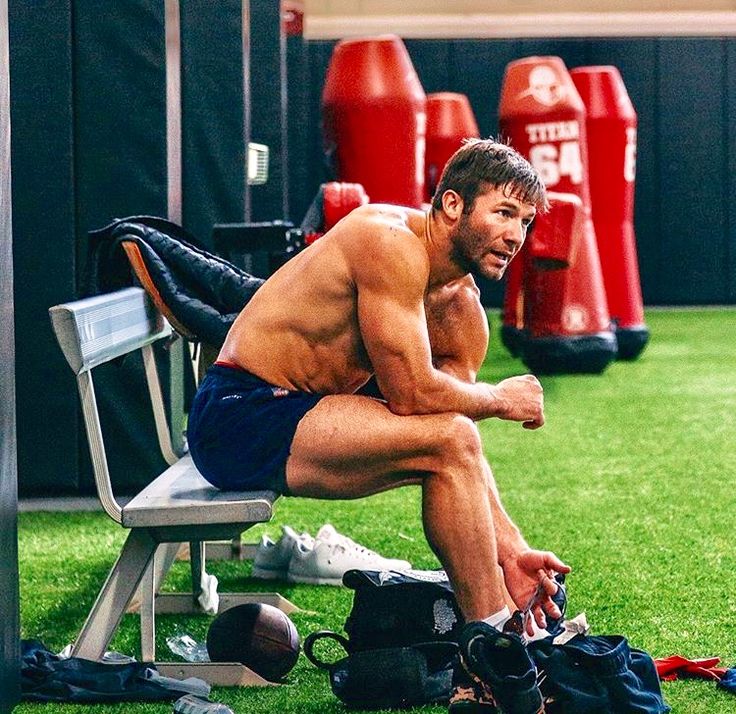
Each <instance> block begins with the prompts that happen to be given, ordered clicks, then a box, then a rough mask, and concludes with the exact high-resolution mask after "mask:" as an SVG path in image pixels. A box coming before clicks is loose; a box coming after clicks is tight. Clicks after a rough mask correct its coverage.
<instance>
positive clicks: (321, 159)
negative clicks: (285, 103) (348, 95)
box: [307, 41, 336, 197]
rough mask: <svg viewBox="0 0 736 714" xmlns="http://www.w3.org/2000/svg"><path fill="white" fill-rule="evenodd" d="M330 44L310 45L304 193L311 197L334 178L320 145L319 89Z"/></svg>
mask: <svg viewBox="0 0 736 714" xmlns="http://www.w3.org/2000/svg"><path fill="white" fill-rule="evenodd" d="M335 44H336V43H335V42H332V41H316V42H309V43H308V48H309V114H308V120H309V137H308V147H309V154H308V157H309V169H310V171H309V184H308V187H307V193H308V195H309V196H311V197H313V196H314V195H315V194H316V193H317V189H318V188H319V185H320V184H321V183H324V182H325V181H332V180H334V179H335V178H336V176H335V174H334V170H333V167H332V166H328V164H327V162H326V160H325V154H324V151H323V145H322V89H323V87H324V85H325V78H326V76H327V68H328V66H329V64H330V57H331V56H332V50H333V48H334V46H335Z"/></svg>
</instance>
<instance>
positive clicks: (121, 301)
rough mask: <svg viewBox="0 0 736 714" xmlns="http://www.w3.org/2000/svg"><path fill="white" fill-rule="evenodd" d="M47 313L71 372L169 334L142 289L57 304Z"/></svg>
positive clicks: (166, 324)
mask: <svg viewBox="0 0 736 714" xmlns="http://www.w3.org/2000/svg"><path fill="white" fill-rule="evenodd" d="M49 315H50V316H51V324H52V326H53V328H54V333H55V334H56V339H57V340H58V342H59V346H60V347H61V350H62V352H63V353H64V357H66V361H67V362H68V363H69V366H70V367H71V368H72V370H73V371H74V374H80V373H81V372H85V371H87V370H89V369H92V368H93V367H96V366H97V365H100V364H104V363H105V362H109V361H110V360H112V359H115V358H116V357H120V356H122V355H125V354H128V353H129V352H132V351H133V350H136V349H140V348H141V347H143V346H144V345H149V344H151V343H152V342H155V341H156V340H159V339H161V338H162V337H168V336H169V335H170V334H171V327H170V326H169V324H168V323H167V322H166V321H165V320H164V318H163V317H162V316H161V314H160V313H159V312H158V311H157V310H156V308H155V307H154V306H153V304H152V303H151V301H150V300H149V298H148V296H147V295H146V293H145V291H144V290H143V289H141V288H125V289H124V290H118V291H117V292H114V293H109V294H107V295H95V296H94V297H90V298H84V299H82V300H75V301H74V302H69V303H64V304H63V305H56V306H54V307H52V308H51V309H50V310H49Z"/></svg>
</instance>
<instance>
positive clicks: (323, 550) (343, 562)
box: [286, 523, 411, 585]
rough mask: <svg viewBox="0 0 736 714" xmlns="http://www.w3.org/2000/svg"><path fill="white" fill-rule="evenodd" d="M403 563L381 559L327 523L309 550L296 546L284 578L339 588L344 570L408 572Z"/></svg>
mask: <svg viewBox="0 0 736 714" xmlns="http://www.w3.org/2000/svg"><path fill="white" fill-rule="evenodd" d="M410 568H411V564H410V563H408V562H407V561H406V560H395V559H392V558H384V557H383V556H381V555H379V554H378V553H376V552H374V551H372V550H369V549H368V548H365V547H364V546H362V545H359V544H358V543H356V542H355V541H353V540H351V539H350V538H348V537H347V536H344V535H341V534H340V533H338V532H337V531H336V530H335V529H334V528H333V527H332V526H331V525H330V524H329V523H326V524H325V525H324V526H322V528H320V529H319V532H318V533H317V537H316V538H315V540H314V544H313V545H312V547H311V548H310V547H305V546H304V545H303V544H301V543H298V544H297V546H296V547H295V548H294V550H293V552H292V556H291V563H290V564H289V571H288V574H287V576H286V579H287V580H289V581H290V582H292V583H309V584H311V585H342V576H343V575H344V574H345V572H346V571H348V570H353V569H357V570H409V569H410Z"/></svg>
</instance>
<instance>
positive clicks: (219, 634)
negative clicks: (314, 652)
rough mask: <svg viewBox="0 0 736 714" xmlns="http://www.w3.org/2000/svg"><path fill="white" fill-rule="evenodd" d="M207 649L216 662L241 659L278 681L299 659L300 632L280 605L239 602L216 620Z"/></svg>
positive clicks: (208, 637)
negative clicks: (280, 608) (241, 603)
mask: <svg viewBox="0 0 736 714" xmlns="http://www.w3.org/2000/svg"><path fill="white" fill-rule="evenodd" d="M207 652H208V654H209V656H210V660H211V661H212V662H240V663H241V664H244V665H245V666H246V667H249V668H250V669H252V670H253V671H254V672H256V674H260V675H261V677H264V678H265V679H268V680H269V681H272V682H275V681H278V680H280V679H282V678H283V677H285V676H286V675H287V674H288V673H289V672H290V671H291V670H292V668H293V667H294V665H295V664H296V661H297V659H298V658H299V633H298V632H297V631H296V627H295V626H294V623H293V622H292V621H291V620H290V619H289V617H288V616H287V615H286V614H285V613H283V612H281V610H279V609H278V608H276V607H273V606H271V605H264V604H262V603H248V604H246V605H237V606H235V607H231V608H229V609H227V610H225V611H224V612H221V613H220V614H219V615H218V616H217V617H216V618H215V619H214V620H213V621H212V624H211V625H210V628H209V630H208V632H207Z"/></svg>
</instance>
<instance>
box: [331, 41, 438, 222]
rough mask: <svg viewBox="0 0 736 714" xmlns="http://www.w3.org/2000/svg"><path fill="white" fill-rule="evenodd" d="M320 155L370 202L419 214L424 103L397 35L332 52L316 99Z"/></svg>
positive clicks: (346, 44)
mask: <svg viewBox="0 0 736 714" xmlns="http://www.w3.org/2000/svg"><path fill="white" fill-rule="evenodd" d="M322 118H323V136H324V149H325V153H326V154H327V157H328V159H329V160H330V161H331V162H333V164H334V167H335V169H336V173H337V177H338V179H339V180H340V181H347V182H351V183H360V184H362V185H363V186H364V187H365V190H366V191H367V193H368V195H369V196H370V197H371V200H372V201H375V202H376V203H395V204H398V205H402V206H413V207H417V208H418V207H420V206H421V204H422V201H423V199H424V152H425V144H426V130H427V98H426V95H425V93H424V89H423V88H422V85H421V83H420V82H419V77H418V76H417V73H416V71H415V69H414V65H413V64H412V62H411V58H410V57H409V53H408V52H407V50H406V47H405V46H404V43H403V42H402V41H401V39H400V38H399V37H397V36H396V35H381V36H380V37H369V38H360V39H350V40H342V41H341V42H338V43H337V45H335V49H334V50H333V53H332V57H331V59H330V64H329V67H328V69H327V77H326V80H325V86H324V91H323V93H322Z"/></svg>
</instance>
